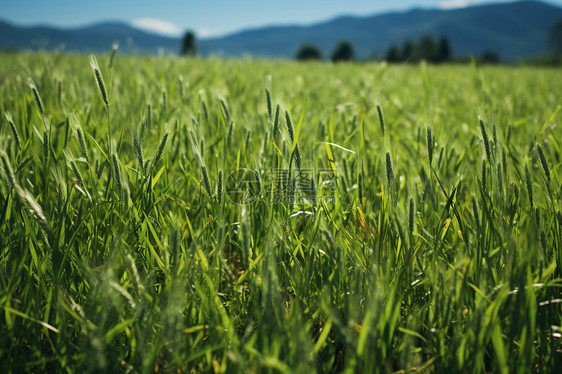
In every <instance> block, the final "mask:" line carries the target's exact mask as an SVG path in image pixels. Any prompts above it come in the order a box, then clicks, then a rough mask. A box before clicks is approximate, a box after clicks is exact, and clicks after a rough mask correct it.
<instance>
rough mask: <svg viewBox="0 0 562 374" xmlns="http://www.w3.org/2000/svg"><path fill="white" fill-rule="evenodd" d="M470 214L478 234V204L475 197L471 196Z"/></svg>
mask: <svg viewBox="0 0 562 374" xmlns="http://www.w3.org/2000/svg"><path fill="white" fill-rule="evenodd" d="M472 214H473V215H474V221H475V222H476V232H477V233H479V232H480V213H479V212H478V202H477V201H476V197H474V196H472Z"/></svg>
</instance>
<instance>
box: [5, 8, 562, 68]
mask: <svg viewBox="0 0 562 374" xmlns="http://www.w3.org/2000/svg"><path fill="white" fill-rule="evenodd" d="M559 19H562V8H559V7H556V6H553V5H550V4H547V3H543V2H539V1H520V2H513V3H496V4H484V5H475V6H470V7H465V8H458V9H450V10H443V9H418V8H416V9H411V10H409V11H404V12H389V13H382V14H376V15H371V16H364V17H360V16H341V17H338V18H335V19H332V20H329V21H326V22H320V23H316V24H312V25H306V26H302V25H284V26H267V27H262V28H256V29H248V30H243V31H240V32H237V33H233V34H229V35H225V36H221V37H215V38H204V39H200V40H198V51H199V54H200V55H202V56H209V55H219V56H223V57H240V56H253V57H259V58H261V57H264V58H293V57H294V55H295V53H296V51H297V50H298V48H299V47H300V46H301V45H302V44H304V43H310V44H314V45H316V46H318V47H319V48H320V49H321V50H322V52H323V54H324V56H329V55H330V53H331V51H332V50H333V48H334V47H335V46H336V44H337V43H338V42H339V41H341V40H349V41H351V42H352V43H353V45H354V47H355V50H356V54H357V56H358V57H359V58H362V59H363V58H368V57H371V56H374V55H378V56H382V55H383V54H384V52H385V51H386V49H387V48H388V47H389V46H390V45H392V44H397V45H400V44H402V42H404V41H405V40H406V39H410V40H413V41H415V40H417V39H419V38H420V37H421V36H423V35H431V36H434V37H436V38H438V37H441V36H447V37H448V38H449V41H450V44H451V46H452V49H453V54H454V55H456V56H459V55H467V54H473V55H478V54H481V53H482V52H484V51H489V50H491V51H495V52H496V53H498V54H499V55H500V56H501V58H502V59H505V60H508V61H514V60H517V59H521V58H527V57H534V56H537V55H542V54H545V53H546V52H547V50H546V40H547V36H548V32H549V29H550V27H551V26H552V25H553V24H554V22H555V21H557V20H559ZM114 42H117V43H119V45H120V50H121V51H125V52H130V53H141V54H155V53H178V51H179V48H180V42H181V39H180V38H172V37H164V36H160V35H155V34H151V33H149V32H146V31H143V30H140V29H136V28H134V27H131V26H130V25H128V24H126V23H121V22H104V23H99V24H95V25H91V26H86V27H80V28H74V29H59V28H55V27H49V26H36V27H20V26H16V25H12V24H10V23H8V22H3V21H0V48H4V49H19V50H22V49H23V50H29V49H45V50H53V49H60V48H64V50H66V51H73V52H82V53H86V52H87V53H89V52H100V51H108V50H109V49H111V46H112V45H113V43H114Z"/></svg>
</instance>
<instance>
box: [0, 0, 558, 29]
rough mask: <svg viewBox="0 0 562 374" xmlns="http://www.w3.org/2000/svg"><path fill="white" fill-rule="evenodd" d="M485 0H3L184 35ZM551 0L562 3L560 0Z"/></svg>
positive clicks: (6, 13) (62, 15) (50, 16)
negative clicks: (186, 32) (192, 32)
mask: <svg viewBox="0 0 562 374" xmlns="http://www.w3.org/2000/svg"><path fill="white" fill-rule="evenodd" d="M484 2H487V1H484V0H380V1H373V0H371V1H368V0H347V1H341V0H340V1H335V0H238V1H236V0H199V1H180V0H152V1H150V0H140V1H139V0H137V1H133V0H92V1H85V0H12V1H9V0H0V19H3V20H7V21H10V22H13V23H16V24H20V25H36V24H48V25H56V26H61V27H72V26H80V25H84V24H91V23H95V22H98V21H103V20H120V21H127V22H129V23H132V24H133V25H135V26H137V27H140V28H144V29H147V30H151V31H153V32H158V33H160V34H165V35H174V36H176V35H181V34H182V33H183V32H184V31H185V30H187V29H190V30H195V31H196V33H197V35H198V36H199V37H206V36H216V35H221V34H226V33H230V32H233V31H238V30H241V29H245V28H249V27H259V26H264V25H271V24H295V23H296V24H309V23H314V22H317V21H322V20H327V19H330V18H332V17H335V16H338V15H342V14H355V15H369V14H374V13H380V12H386V11H393V10H405V9H410V8H413V7H426V8H459V7H465V6H468V5H473V4H479V3H484ZM495 2H498V1H497V0H496V1H495ZM549 3H551V4H556V5H558V6H562V0H552V1H549Z"/></svg>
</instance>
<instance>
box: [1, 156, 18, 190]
mask: <svg viewBox="0 0 562 374" xmlns="http://www.w3.org/2000/svg"><path fill="white" fill-rule="evenodd" d="M0 157H1V158H2V169H3V172H4V173H3V174H4V177H5V180H6V184H7V185H8V187H10V188H15V187H16V185H17V182H16V178H15V176H14V170H13V169H12V164H11V163H10V160H8V156H7V155H6V154H4V153H2V154H0Z"/></svg>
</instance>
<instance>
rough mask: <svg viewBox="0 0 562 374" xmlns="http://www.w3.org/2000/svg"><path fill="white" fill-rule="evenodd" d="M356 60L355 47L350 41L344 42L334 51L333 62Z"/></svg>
mask: <svg viewBox="0 0 562 374" xmlns="http://www.w3.org/2000/svg"><path fill="white" fill-rule="evenodd" d="M354 59H355V51H354V50H353V45H352V44H351V43H350V42H348V41H342V42H340V43H339V44H338V45H337V46H336V49H334V53H332V61H334V62H340V61H353V60H354Z"/></svg>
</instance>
